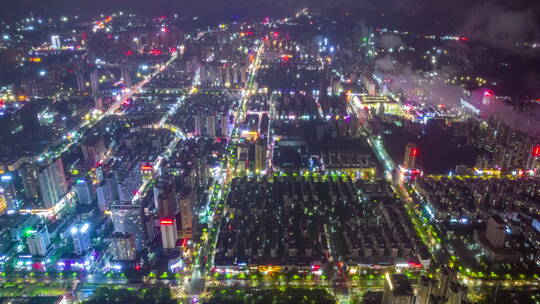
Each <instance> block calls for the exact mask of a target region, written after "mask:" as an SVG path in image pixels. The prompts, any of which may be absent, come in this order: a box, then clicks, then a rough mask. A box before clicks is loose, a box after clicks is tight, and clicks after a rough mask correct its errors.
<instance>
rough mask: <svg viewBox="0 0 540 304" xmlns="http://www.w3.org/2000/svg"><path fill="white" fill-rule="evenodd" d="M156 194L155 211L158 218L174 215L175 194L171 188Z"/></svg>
mask: <svg viewBox="0 0 540 304" xmlns="http://www.w3.org/2000/svg"><path fill="white" fill-rule="evenodd" d="M167 190H168V191H164V192H161V193H159V194H158V196H157V211H158V215H159V217H160V218H164V217H169V216H174V215H175V214H176V213H177V212H178V204H177V202H176V195H175V192H174V191H173V190H172V189H167Z"/></svg>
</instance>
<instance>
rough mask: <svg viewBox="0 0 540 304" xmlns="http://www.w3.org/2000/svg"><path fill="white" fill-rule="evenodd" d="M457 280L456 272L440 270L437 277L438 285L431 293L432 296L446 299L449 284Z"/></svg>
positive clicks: (445, 269) (447, 269)
mask: <svg viewBox="0 0 540 304" xmlns="http://www.w3.org/2000/svg"><path fill="white" fill-rule="evenodd" d="M456 280H457V275H456V272H455V271H454V270H453V269H449V268H446V267H444V268H442V269H441V270H440V272H439V275H438V285H437V288H435V290H434V291H433V292H432V293H433V294H435V295H437V296H439V297H443V298H446V296H447V294H448V288H450V284H452V282H455V281H456Z"/></svg>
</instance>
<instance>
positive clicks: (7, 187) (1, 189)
mask: <svg viewBox="0 0 540 304" xmlns="http://www.w3.org/2000/svg"><path fill="white" fill-rule="evenodd" d="M18 209H19V202H18V200H17V192H16V190H15V184H14V181H13V177H12V176H11V175H7V174H6V175H2V176H1V177H0V214H2V213H4V212H6V211H7V212H14V211H17V210H18Z"/></svg>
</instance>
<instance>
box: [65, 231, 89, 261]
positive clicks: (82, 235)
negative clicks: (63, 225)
mask: <svg viewBox="0 0 540 304" xmlns="http://www.w3.org/2000/svg"><path fill="white" fill-rule="evenodd" d="M89 228H90V225H88V223H84V224H82V225H79V226H72V227H71V228H70V229H69V233H70V235H71V239H72V240H73V252H74V253H75V254H77V255H83V254H84V253H85V252H87V251H88V249H90V245H91V242H90V231H89Z"/></svg>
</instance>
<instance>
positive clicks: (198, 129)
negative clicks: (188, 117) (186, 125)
mask: <svg viewBox="0 0 540 304" xmlns="http://www.w3.org/2000/svg"><path fill="white" fill-rule="evenodd" d="M194 120H195V122H194V123H195V129H194V130H193V135H194V136H201V135H202V126H203V116H202V115H195V118H194Z"/></svg>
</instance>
